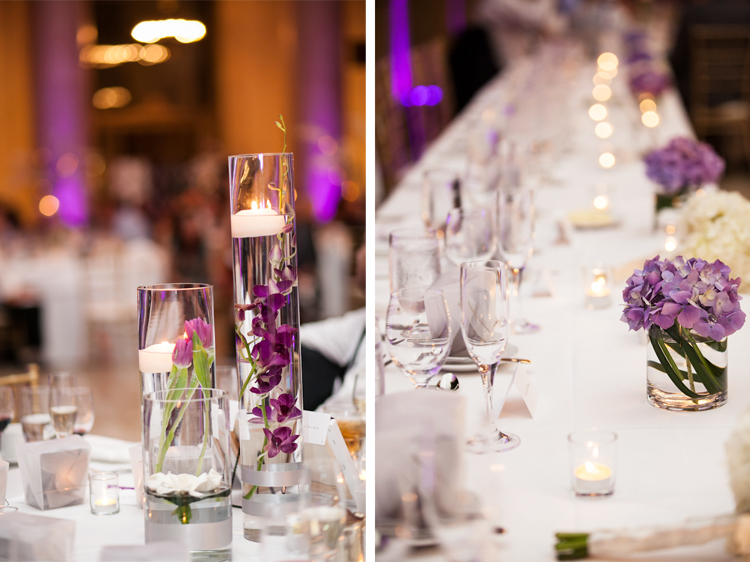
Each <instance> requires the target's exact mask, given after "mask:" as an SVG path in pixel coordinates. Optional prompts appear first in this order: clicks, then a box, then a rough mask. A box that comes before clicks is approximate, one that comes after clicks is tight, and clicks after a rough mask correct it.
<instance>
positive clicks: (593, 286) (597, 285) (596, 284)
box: [591, 280, 602, 293]
mask: <svg viewBox="0 0 750 562" xmlns="http://www.w3.org/2000/svg"><path fill="white" fill-rule="evenodd" d="M601 290H602V284H601V283H600V282H599V280H596V281H594V282H593V283H592V284H591V291H592V292H594V293H598V292H599V291H601Z"/></svg>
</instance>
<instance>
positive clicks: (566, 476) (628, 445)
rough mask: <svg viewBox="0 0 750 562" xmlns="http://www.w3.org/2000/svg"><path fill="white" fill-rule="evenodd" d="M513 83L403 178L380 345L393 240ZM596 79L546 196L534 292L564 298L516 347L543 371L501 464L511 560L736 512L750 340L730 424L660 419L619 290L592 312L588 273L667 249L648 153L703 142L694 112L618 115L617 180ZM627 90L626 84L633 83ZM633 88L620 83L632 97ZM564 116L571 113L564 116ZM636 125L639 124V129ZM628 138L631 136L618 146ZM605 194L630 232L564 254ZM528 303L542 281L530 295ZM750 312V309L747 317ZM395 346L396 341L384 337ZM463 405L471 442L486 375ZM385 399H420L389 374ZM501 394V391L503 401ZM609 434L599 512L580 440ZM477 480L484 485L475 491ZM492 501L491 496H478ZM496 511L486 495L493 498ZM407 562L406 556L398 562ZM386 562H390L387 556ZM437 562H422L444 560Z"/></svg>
mask: <svg viewBox="0 0 750 562" xmlns="http://www.w3.org/2000/svg"><path fill="white" fill-rule="evenodd" d="M512 72H513V71H511V72H510V73H509V74H506V75H504V76H503V77H501V78H499V79H497V80H495V81H494V82H492V83H490V84H489V85H488V86H487V87H486V88H485V89H484V90H482V91H481V92H480V93H479V95H478V96H477V97H476V98H475V100H474V102H473V103H472V105H471V106H470V107H469V108H467V110H466V111H465V112H464V113H462V114H461V115H460V116H459V117H458V118H457V119H456V120H455V121H454V122H453V123H452V124H451V125H450V127H449V128H448V129H447V130H446V131H445V132H444V134H443V135H442V136H441V137H440V138H439V139H438V140H437V141H436V142H435V143H434V144H433V145H432V146H431V147H430V149H429V150H428V151H427V152H426V153H425V155H424V157H423V158H422V159H421V160H420V161H419V162H418V163H417V164H416V165H415V166H414V168H413V169H412V170H411V171H410V172H409V173H408V174H407V175H406V176H405V177H404V179H403V181H402V182H401V184H400V185H399V186H398V188H397V189H396V190H395V191H394V193H393V194H392V195H391V197H390V198H389V199H388V200H387V201H385V202H384V203H383V205H382V206H381V207H380V209H379V210H378V212H377V223H378V225H379V226H382V228H378V236H377V239H378V240H377V242H378V245H377V247H376V254H375V255H376V272H377V273H376V298H377V303H376V315H377V316H378V318H379V319H380V322H381V326H380V327H381V331H383V330H382V326H383V324H382V323H383V321H384V319H385V310H386V307H387V303H388V281H387V271H388V259H387V233H388V231H390V230H391V229H393V228H398V227H405V226H419V225H420V217H419V212H418V209H419V203H420V193H419V187H420V183H421V177H422V174H423V173H424V171H425V170H427V169H430V168H445V167H450V168H452V169H456V170H463V169H464V167H465V163H464V158H465V156H464V151H463V150H461V143H462V140H461V139H464V138H466V134H467V131H469V130H470V129H471V127H472V126H473V124H474V123H476V122H478V120H479V116H480V115H481V114H482V112H483V111H484V110H485V109H491V108H494V107H496V105H497V103H498V100H499V99H500V98H501V94H502V91H503V88H504V87H505V86H506V84H507V82H508V81H510V80H512V79H513V78H512ZM594 73H595V65H594V64H593V63H592V64H590V65H584V68H583V69H582V70H581V72H580V74H579V76H577V78H576V82H575V83H576V84H577V85H578V87H579V89H578V90H577V91H574V92H559V94H560V96H561V97H564V96H573V99H572V100H568V101H571V102H572V103H568V104H567V107H571V108H573V109H572V110H573V111H574V112H575V113H574V114H573V115H572V116H571V118H570V123H571V127H572V130H571V132H570V135H569V137H568V138H566V139H565V140H566V143H567V150H566V152H565V153H564V155H563V156H562V158H560V160H559V161H558V162H557V163H556V164H555V166H554V168H553V171H554V175H555V177H556V178H557V179H558V180H559V182H560V185H555V186H548V187H543V188H541V189H538V190H537V192H536V209H537V239H536V250H537V251H536V252H535V255H534V257H533V258H532V259H531V261H530V264H529V270H530V271H529V274H530V275H528V276H527V279H531V278H533V276H534V274H535V272H536V273H538V272H540V271H543V270H547V271H548V272H549V275H550V276H551V277H552V281H553V282H554V285H555V292H554V296H552V297H547V298H528V297H527V298H525V300H524V309H525V310H524V312H525V316H526V317H527V318H528V319H529V320H531V321H534V322H536V323H538V324H540V325H541V327H542V329H541V330H540V331H539V332H538V333H536V334H532V335H523V336H511V340H510V341H511V343H512V344H513V345H514V346H517V347H518V349H519V351H518V356H519V357H524V358H528V359H531V360H532V364H530V365H528V366H527V370H528V372H529V375H530V377H531V379H532V381H533V383H534V385H535V386H536V388H537V390H538V392H539V405H538V408H537V415H536V417H535V418H534V419H529V418H528V417H521V416H518V417H516V416H510V417H505V416H504V417H503V418H502V419H501V420H500V421H499V422H498V425H499V427H500V428H501V429H502V430H504V431H507V432H512V433H515V434H517V435H518V436H519V437H520V438H521V445H520V446H519V447H518V448H517V449H515V450H513V451H510V452H508V453H501V454H496V455H494V456H493V459H494V460H495V461H496V462H501V463H502V464H503V465H504V466H505V471H504V490H505V491H504V492H503V497H501V498H488V499H490V500H495V501H500V502H501V503H502V505H503V512H504V518H505V521H506V525H507V534H506V535H504V536H503V537H501V538H500V539H499V542H500V543H501V544H502V547H501V550H500V551H499V554H500V555H501V556H502V559H503V560H534V561H543V560H554V559H555V554H554V548H553V545H554V533H555V532H561V531H570V532H576V531H578V532H585V531H594V530H597V529H603V528H623V527H629V526H643V525H656V524H660V525H674V524H677V523H680V522H682V521H684V520H685V519H686V518H689V517H703V516H711V515H717V514H722V513H729V512H732V511H733V510H734V500H733V496H732V492H731V490H730V486H729V475H728V471H727V467H726V458H725V451H724V442H725V441H726V439H727V436H728V435H729V433H730V431H731V429H732V426H733V424H734V422H735V419H736V418H737V417H738V416H739V414H740V413H741V412H743V411H744V410H745V409H747V408H748V405H750V378H748V377H746V376H745V372H744V371H745V368H744V365H746V364H747V363H748V361H749V360H750V345H748V344H750V329H749V328H747V327H745V328H744V329H742V330H740V331H739V332H738V333H737V334H735V335H733V336H732V337H731V338H730V342H729V354H730V362H729V363H730V369H729V401H728V403H727V404H726V405H725V406H724V407H722V408H719V409H717V410H712V411H707V412H695V413H682V412H668V411H664V410H659V409H657V408H654V407H652V406H650V405H648V404H647V402H646V365H645V362H646V346H645V338H644V337H643V336H642V334H635V333H629V332H628V329H627V326H626V325H625V324H624V323H622V322H620V321H619V317H620V314H621V306H620V305H619V302H620V299H619V288H621V287H623V286H624V280H622V279H618V280H617V286H616V289H615V295H614V300H615V303H616V304H614V305H613V306H611V307H610V308H608V309H605V310H597V311H590V310H587V309H586V308H585V307H584V291H583V282H582V278H581V268H582V266H583V264H584V263H591V262H592V261H604V262H607V263H609V264H612V265H613V266H622V265H625V264H627V263H629V262H631V261H633V260H636V261H638V260H640V263H641V264H642V262H643V260H644V259H646V258H651V257H653V256H655V255H656V254H657V253H659V252H660V250H662V252H661V253H662V254H663V253H664V252H663V244H664V240H663V239H662V238H660V237H659V236H656V235H654V234H652V219H653V191H652V186H651V184H650V183H649V181H648V180H647V179H646V177H645V168H644V166H643V164H642V163H641V161H640V153H641V152H642V151H643V150H645V149H646V148H647V147H648V146H649V145H651V146H654V145H662V144H665V143H666V142H667V141H668V140H669V139H670V138H672V137H673V136H676V135H690V136H692V131H691V128H690V125H689V123H688V121H687V118H686V115H685V112H684V109H683V108H682V106H681V104H680V101H679V99H678V97H677V95H676V94H675V92H673V91H669V92H667V93H666V94H665V95H664V96H663V97H662V99H660V100H659V105H658V109H659V114H660V116H661V119H662V120H661V124H660V125H659V127H658V128H656V129H655V130H651V131H647V130H646V129H645V128H644V127H642V126H641V125H640V123H638V122H637V121H636V122H635V125H636V126H635V127H633V129H632V132H633V134H629V132H628V127H627V126H626V125H627V124H628V119H629V118H632V115H631V116H630V117H627V115H626V114H625V113H624V112H627V111H630V110H632V111H637V107H636V106H635V102H634V101H633V100H632V98H630V96H629V94H628V92H627V91H623V90H619V91H618V90H617V89H616V88H615V87H614V86H613V89H615V95H616V96H618V95H619V96H620V98H619V100H614V99H613V101H612V102H611V103H610V104H609V105H610V108H611V111H612V112H613V113H615V112H617V113H619V114H620V116H621V117H622V116H623V115H624V117H623V118H622V124H623V126H625V127H624V129H623V127H618V126H616V127H615V130H616V134H615V135H614V136H613V138H612V139H610V140H611V141H612V143H613V145H614V147H615V155H616V157H617V163H616V165H615V166H614V168H612V169H611V170H603V169H602V168H600V167H599V166H598V163H597V158H598V155H599V153H600V150H601V146H602V141H600V140H598V139H597V138H596V137H595V136H594V133H593V130H594V122H593V121H591V120H590V119H589V118H588V116H587V114H586V112H587V109H588V106H589V105H590V104H591V103H593V102H592V100H591V97H590V96H591V88H592V82H591V77H592V76H593V75H594ZM623 76H624V73H623ZM625 81H626V79H621V80H620V83H622V82H625ZM564 103H565V102H561V106H563V105H564ZM635 117H636V119H637V115H636V116H635ZM620 134H622V136H618V135H620ZM602 181H603V182H606V183H608V185H609V188H610V193H612V192H614V196H613V197H612V199H613V212H615V213H616V214H617V215H618V216H619V217H620V219H621V224H620V226H619V227H618V228H614V229H610V230H591V231H576V232H575V233H574V234H573V236H572V243H571V244H570V245H557V244H555V240H556V239H557V238H558V234H559V230H558V226H557V222H558V220H559V219H561V218H564V217H565V216H566V214H567V213H568V212H569V211H571V210H574V209H577V208H586V207H591V202H592V200H593V197H594V190H593V186H594V185H595V183H597V182H602ZM526 285H527V289H529V285H531V283H529V281H527V282H526ZM746 306H750V303H748V304H746ZM383 332H384V331H383ZM459 378H460V383H461V386H460V391H459V392H460V393H461V394H462V395H463V396H466V398H467V401H468V406H467V421H466V427H467V432H468V433H472V431H473V429H475V428H476V427H477V426H478V424H479V423H480V415H481V413H482V411H483V410H484V404H483V396H482V390H481V381H480V378H479V375H478V374H460V375H459ZM509 381H510V374H506V373H502V372H499V373H498V375H497V376H496V380H495V385H496V387H497V388H498V392H504V390H505V388H507V385H508V383H509ZM385 386H386V392H387V393H392V392H399V391H403V390H409V389H410V388H411V387H412V385H411V383H410V382H409V381H408V379H407V378H406V377H405V376H404V375H403V374H401V373H400V372H399V370H398V368H397V367H395V366H394V365H391V366H389V367H387V369H386V382H385ZM500 389H501V390H500ZM592 426H596V427H599V428H607V429H613V430H615V431H616V432H617V433H618V435H619V442H618V463H617V471H616V487H615V493H614V496H612V497H611V498H608V499H605V500H601V501H586V500H582V499H577V498H575V497H574V496H573V495H572V492H571V483H570V472H571V468H570V466H569V460H568V448H567V442H566V438H567V434H568V433H569V432H570V431H571V430H573V429H574V428H575V429H578V428H587V427H592ZM465 461H466V470H467V478H466V483H467V485H468V486H469V487H470V488H471V487H472V483H475V482H482V481H483V479H482V478H481V477H476V475H477V474H478V473H479V472H480V471H481V470H486V469H483V468H482V467H483V466H486V464H485V461H483V460H482V459H481V457H479V456H473V455H469V454H466V455H465ZM472 473H473V474H474V475H475V476H474V477H472ZM475 491H479V492H481V491H480V490H475ZM484 496H485V497H486V491H485V492H484ZM397 558H399V557H398V556H397V557H396V558H394V559H397ZM384 559H386V556H384ZM438 559H442V557H441V556H439V555H436V556H432V557H429V556H425V557H421V556H420V560H425V561H426V560H438ZM644 559H648V560H651V559H653V560H707V559H710V560H730V559H731V557H730V556H729V555H728V554H726V553H725V551H724V545H723V544H722V543H721V542H718V543H717V542H714V543H711V544H709V545H706V546H705V547H700V548H696V549H691V550H687V549H678V550H673V551H668V552H662V553H654V554H649V555H648V557H646V558H639V560H644Z"/></svg>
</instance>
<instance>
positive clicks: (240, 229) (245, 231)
mask: <svg viewBox="0 0 750 562" xmlns="http://www.w3.org/2000/svg"><path fill="white" fill-rule="evenodd" d="M251 207H252V208H251V209H245V210H243V211H239V212H237V213H235V214H234V215H232V217H231V223H232V238H255V237H257V236H275V235H276V234H278V233H279V232H281V229H282V228H284V225H285V224H286V219H285V218H284V216H283V215H280V214H279V213H277V212H276V211H274V210H273V209H272V208H271V203H270V202H267V203H266V204H265V205H264V204H263V203H262V202H261V206H260V207H258V204H257V203H256V202H255V201H253V202H252V204H251Z"/></svg>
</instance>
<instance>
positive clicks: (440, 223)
mask: <svg viewBox="0 0 750 562" xmlns="http://www.w3.org/2000/svg"><path fill="white" fill-rule="evenodd" d="M460 186H461V182H460V180H459V179H458V174H457V173H456V172H453V171H450V170H439V169H437V170H428V171H426V172H425V174H424V181H423V183H422V213H421V214H422V220H423V221H424V223H425V226H426V227H427V228H428V229H432V230H434V231H435V232H437V235H438V237H439V238H442V237H443V236H444V234H445V223H446V219H447V218H448V213H450V211H451V209H454V208H456V207H460V206H461V187H460Z"/></svg>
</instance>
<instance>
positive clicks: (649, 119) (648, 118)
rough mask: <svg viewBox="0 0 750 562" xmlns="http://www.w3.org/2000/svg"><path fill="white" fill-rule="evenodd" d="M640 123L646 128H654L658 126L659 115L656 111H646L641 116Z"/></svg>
mask: <svg viewBox="0 0 750 562" xmlns="http://www.w3.org/2000/svg"><path fill="white" fill-rule="evenodd" d="M641 121H643V124H644V125H646V127H656V126H657V125H658V124H659V114H658V113H656V111H647V112H646V113H644V114H643V115H641Z"/></svg>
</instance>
